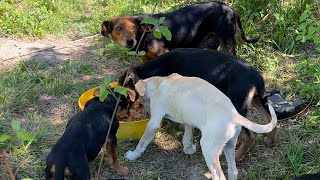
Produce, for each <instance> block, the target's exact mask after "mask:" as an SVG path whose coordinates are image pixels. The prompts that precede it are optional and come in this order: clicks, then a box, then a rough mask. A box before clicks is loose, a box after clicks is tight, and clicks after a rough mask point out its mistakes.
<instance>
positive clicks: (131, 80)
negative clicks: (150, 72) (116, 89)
mask: <svg viewBox="0 0 320 180" xmlns="http://www.w3.org/2000/svg"><path fill="white" fill-rule="evenodd" d="M127 73H128V77H127V79H125V78H126V76H127ZM139 79H140V78H139V77H138V75H137V74H136V73H135V72H134V71H133V70H126V71H125V72H124V73H123V74H122V76H121V77H120V78H119V84H120V85H124V86H125V87H130V88H131V89H133V88H134V84H135V83H137V82H138V81H139ZM125 80H126V81H125Z"/></svg>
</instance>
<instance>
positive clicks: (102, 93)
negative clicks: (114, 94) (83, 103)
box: [99, 89, 110, 102]
mask: <svg viewBox="0 0 320 180" xmlns="http://www.w3.org/2000/svg"><path fill="white" fill-rule="evenodd" d="M109 94H110V91H109V90H105V91H102V92H101V89H100V95H99V100H100V101H101V102H104V100H105V99H106V98H107V96H108V95H109Z"/></svg>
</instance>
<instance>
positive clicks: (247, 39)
mask: <svg viewBox="0 0 320 180" xmlns="http://www.w3.org/2000/svg"><path fill="white" fill-rule="evenodd" d="M236 21H237V22H236V24H237V27H238V30H239V32H240V35H241V38H242V39H243V40H244V41H245V42H247V43H256V42H257V41H259V39H260V37H255V38H248V37H247V36H246V35H245V33H244V31H243V29H242V25H241V21H240V15H239V14H238V13H236Z"/></svg>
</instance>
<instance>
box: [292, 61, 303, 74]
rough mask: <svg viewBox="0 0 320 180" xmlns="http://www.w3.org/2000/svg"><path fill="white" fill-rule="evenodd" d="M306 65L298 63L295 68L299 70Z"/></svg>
mask: <svg viewBox="0 0 320 180" xmlns="http://www.w3.org/2000/svg"><path fill="white" fill-rule="evenodd" d="M304 66H305V63H300V64H298V65H296V67H295V68H294V70H295V71H297V72H299V71H300V70H301V69H302V68H303V67H304Z"/></svg>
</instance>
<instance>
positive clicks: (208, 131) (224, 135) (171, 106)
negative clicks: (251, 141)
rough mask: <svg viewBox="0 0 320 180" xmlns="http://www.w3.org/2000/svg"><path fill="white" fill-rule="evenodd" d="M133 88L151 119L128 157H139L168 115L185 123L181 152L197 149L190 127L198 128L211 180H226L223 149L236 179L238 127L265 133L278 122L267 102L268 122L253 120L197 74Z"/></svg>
mask: <svg viewBox="0 0 320 180" xmlns="http://www.w3.org/2000/svg"><path fill="white" fill-rule="evenodd" d="M135 88H136V90H137V92H138V93H139V95H140V98H141V100H142V103H143V104H144V108H146V110H147V111H148V110H149V111H150V113H151V114H150V115H151V119H150V121H149V123H148V125H147V128H146V130H145V132H144V134H143V136H142V138H141V139H140V141H139V144H138V146H137V147H136V149H135V150H134V151H128V152H127V153H126V155H125V156H126V158H127V159H129V160H135V159H137V158H139V157H140V156H141V154H142V153H143V152H144V151H145V149H146V147H147V146H148V145H149V143H150V142H151V141H152V139H153V138H154V137H155V135H156V132H157V131H158V129H159V128H160V122H161V120H162V118H167V119H171V120H173V121H175V122H178V123H181V124H184V125H185V132H184V135H183V146H184V147H183V151H184V152H185V153H186V154H193V153H195V152H196V147H195V145H194V144H193V142H192V136H193V135H192V128H193V127H196V128H199V129H200V131H201V134H202V137H201V140H200V145H201V149H202V154H203V156H204V158H205V161H206V163H207V166H208V168H209V169H210V172H211V175H212V179H225V176H224V174H223V171H222V169H221V166H220V161H219V156H220V154H221V153H222V150H223V152H224V154H225V157H226V160H227V163H228V177H229V179H237V175H238V170H237V167H236V163H235V146H236V142H237V138H238V135H239V133H240V131H241V127H242V126H244V127H246V128H248V129H250V130H252V131H254V132H257V133H268V132H270V131H272V130H273V128H274V127H275V126H276V123H277V117H276V114H275V112H274V109H273V108H272V106H270V105H269V111H270V114H271V118H272V119H271V122H270V123H269V124H267V125H259V124H256V123H253V122H251V121H250V120H248V119H246V118H245V117H243V116H241V115H240V114H239V113H238V112H237V110H236V109H235V107H234V106H233V104H232V103H231V101H230V99H229V98H228V97H227V96H225V95H224V94H223V93H222V92H221V91H219V90H218V89H217V88H216V87H214V86H213V85H211V84H210V83H208V82H207V81H205V80H202V79H200V78H196V77H183V76H180V75H179V74H176V73H174V74H171V75H170V76H168V77H159V76H157V77H151V78H148V79H145V80H140V81H138V82H137V83H136V85H135Z"/></svg>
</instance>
